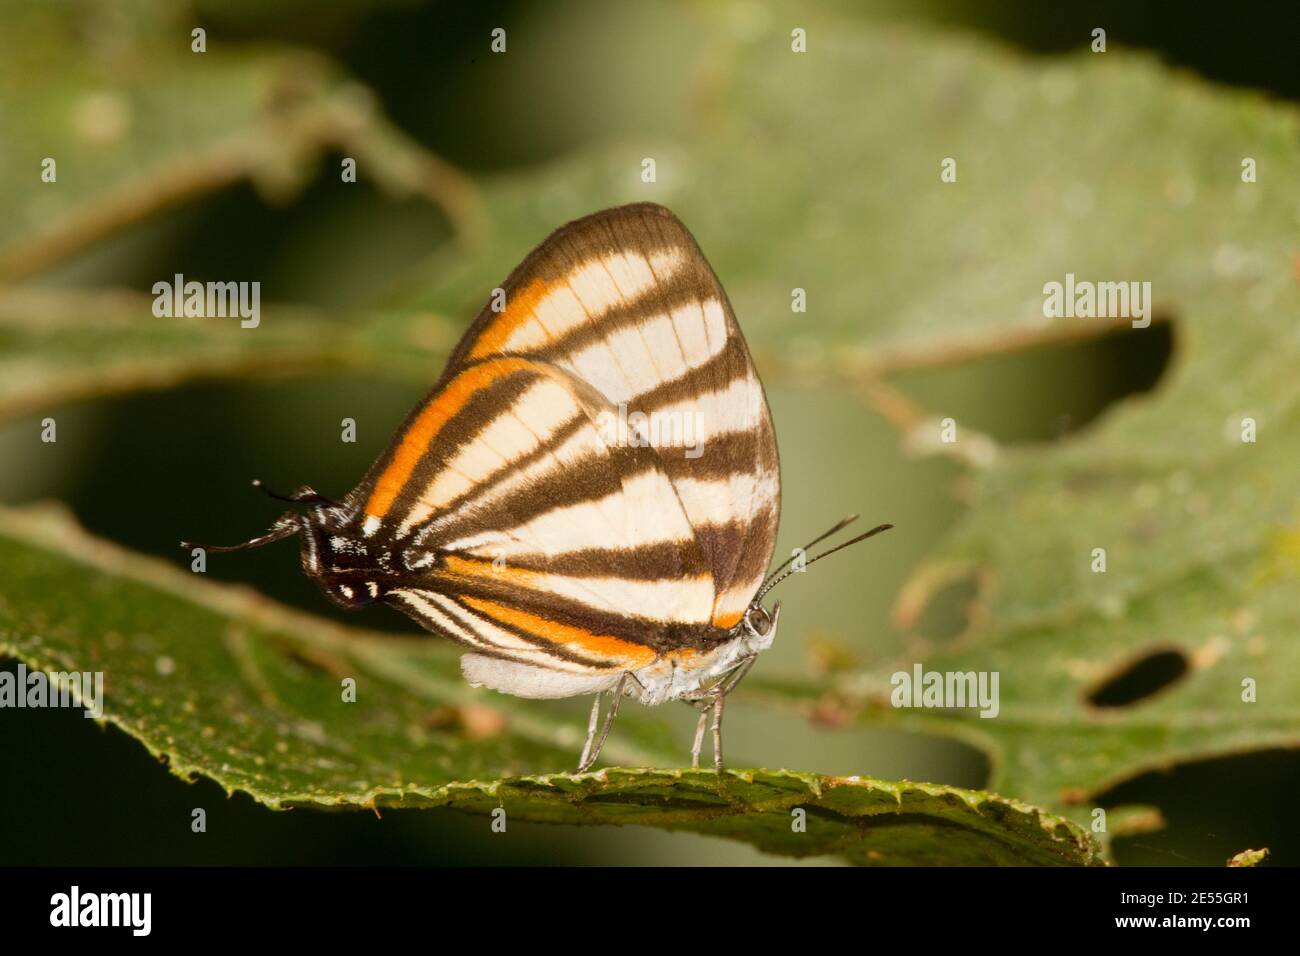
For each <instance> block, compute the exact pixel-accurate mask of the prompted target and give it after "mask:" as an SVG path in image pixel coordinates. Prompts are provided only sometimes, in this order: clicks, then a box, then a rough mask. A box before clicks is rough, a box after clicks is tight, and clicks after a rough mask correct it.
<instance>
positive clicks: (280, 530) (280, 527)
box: [181, 515, 300, 552]
mask: <svg viewBox="0 0 1300 956" xmlns="http://www.w3.org/2000/svg"><path fill="white" fill-rule="evenodd" d="M299 530H300V525H299V524H298V520H297V516H296V515H285V516H284V517H283V518H281V519H280V520H279V521H277V522H276V523H275V524H273V525H272V526H271V530H270V531H268V532H267V533H266V534H263V535H258V536H257V537H256V538H252V539H250V540H248V541H245V542H244V543H243V544H196V543H195V542H193V541H182V542H181V547H182V548H185V549H186V550H187V551H188V550H189V549H191V548H202V549H203V550H204V551H208V552H221V551H247V550H248V549H249V548H260V547H262V545H264V544H274V543H275V542H276V541H283V540H284V539H285V538H291V537H293V536H294V535H295V534H297V533H298V532H299Z"/></svg>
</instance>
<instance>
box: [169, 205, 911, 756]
mask: <svg viewBox="0 0 1300 956" xmlns="http://www.w3.org/2000/svg"><path fill="white" fill-rule="evenodd" d="M500 292H501V293H503V294H498V295H497V296H495V297H494V300H493V301H491V302H489V304H488V305H487V306H485V307H484V309H483V310H482V312H480V313H479V315H478V317H477V318H476V319H475V321H474V323H473V324H472V325H471V326H470V328H469V330H468V331H467V332H466V333H465V335H464V337H463V338H462V340H461V341H460V343H459V345H457V347H456V349H455V351H454V352H453V353H452V355H451V358H450V359H449V361H448V364H447V368H446V370H445V371H444V372H443V375H442V377H441V378H440V379H439V381H438V383H437V384H436V385H435V386H434V388H433V390H432V391H431V392H430V393H429V395H428V396H427V397H426V398H425V399H424V401H422V402H421V403H420V404H419V405H417V406H416V407H415V409H413V410H412V412H411V413H410V415H409V416H408V417H407V419H406V421H405V422H404V423H403V424H402V426H401V427H400V428H399V429H398V431H397V434H396V435H395V436H394V438H393V440H392V442H391V443H390V444H389V446H388V448H387V449H386V450H385V451H384V453H383V454H382V455H381V456H380V457H379V460H378V461H376V462H375V464H374V465H373V466H372V467H371V469H370V472H369V473H368V474H367V475H366V476H365V478H364V479H362V481H361V483H360V484H359V485H357V486H356V488H354V489H353V490H352V492H351V493H350V494H348V495H347V496H346V497H345V498H343V499H342V500H341V501H338V502H336V501H333V500H330V499H328V498H325V497H324V496H322V495H320V494H317V493H316V491H314V490H313V489H312V488H309V487H302V488H299V489H298V490H297V491H295V492H294V493H293V494H292V495H290V496H288V497H287V498H285V499H284V500H287V501H290V502H292V503H293V505H294V508H293V510H291V511H289V512H288V513H287V514H285V515H283V516H282V517H281V518H280V519H279V520H277V521H276V522H275V524H274V525H272V527H271V529H270V530H269V531H268V533H266V534H264V535H262V536H260V537H257V538H254V539H252V540H251V541H247V542H245V543H243V544H240V545H235V546H233V547H213V548H209V550H211V551H234V550H240V549H243V548H252V547H258V546H261V545H264V544H269V543H271V542H273V541H279V540H281V539H284V538H288V537H291V536H293V535H300V536H301V547H302V565H303V569H304V571H305V572H306V573H307V574H308V575H309V576H310V577H311V578H312V579H313V580H315V581H316V583H317V584H318V585H319V586H320V588H321V590H322V591H323V592H324V593H325V595H326V597H328V598H329V599H330V600H332V601H334V602H335V603H337V604H340V605H342V606H344V607H348V608H357V607H361V606H364V605H368V604H373V603H384V604H389V605H391V606H393V607H395V608H397V609H398V610H400V611H403V612H404V613H406V614H407V615H409V616H410V617H412V618H414V619H415V620H416V621H417V622H419V623H420V624H421V625H422V626H424V627H425V628H427V629H428V630H430V631H432V632H434V633H436V634H440V635H443V636H445V637H448V638H451V639H452V640H454V641H457V642H458V643H460V644H461V645H463V646H464V647H465V648H466V653H465V654H464V656H463V657H462V658H461V667H462V671H463V673H464V676H465V678H466V679H467V680H468V681H469V682H470V683H471V684H472V685H474V686H482V687H489V688H493V689H495V690H498V691H503V692H505V693H509V694H514V695H517V696H520V697H532V698H561V697H576V696H580V695H585V694H592V695H595V701H594V703H593V706H592V710H591V719H590V721H589V724H588V732H587V741H586V745H585V746H584V747H583V750H582V756H581V758H580V760H579V768H578V769H579V770H585V769H587V768H588V767H590V766H591V765H592V764H593V763H594V762H595V760H596V758H597V756H598V754H599V753H600V749H601V747H602V745H603V744H604V741H605V739H606V737H607V735H608V734H609V729H610V727H611V726H612V724H613V720H614V717H615V715H616V714H617V712H618V706H619V703H620V701H621V700H622V699H623V697H624V696H628V695H630V696H634V697H636V698H638V699H639V700H640V701H641V702H642V703H644V704H648V705H654V704H661V703H664V702H666V701H670V700H684V701H687V702H688V703H690V704H692V705H694V706H695V707H697V708H698V709H699V710H700V718H699V723H698V725H697V730H696V734H695V742H694V747H693V749H692V763H693V765H695V766H698V764H699V755H700V750H701V747H702V746H703V739H704V733H705V730H706V726H707V721H708V718H709V715H710V714H712V718H713V751H714V763H715V766H717V767H719V768H720V767H721V766H722V741H721V727H722V713H723V705H724V703H725V701H726V698H727V694H728V693H730V691H731V690H732V689H733V688H734V687H735V686H736V685H737V683H739V681H740V680H741V679H742V678H743V677H744V676H745V674H746V673H747V672H748V670H749V668H750V666H751V665H752V664H753V662H754V660H755V658H756V657H757V656H758V654H759V653H760V652H761V651H763V650H765V649H766V648H768V647H769V646H771V644H772V641H773V639H774V638H775V637H776V629H777V624H778V621H779V619H780V604H779V603H778V604H777V605H775V606H774V607H773V608H772V609H771V610H770V611H768V610H767V609H765V608H764V606H763V604H762V600H763V598H764V596H765V595H766V594H767V593H768V591H770V590H771V588H772V587H774V586H775V585H776V584H778V583H779V582H780V581H781V580H784V578H785V577H786V576H788V575H789V574H790V573H792V571H793V570H797V569H798V568H800V567H803V566H806V564H807V563H811V562H810V561H808V560H806V559H803V558H802V552H798V553H799V554H800V555H801V558H800V560H799V562H798V564H797V565H796V567H795V568H789V567H787V565H789V564H791V562H789V561H787V562H786V564H784V565H782V566H781V567H780V568H778V569H777V570H776V572H774V573H773V574H772V575H771V576H768V574H767V568H768V565H769V563H770V562H771V558H772V552H773V548H774V546H775V542H776V531H777V520H778V517H779V513H780V498H781V484H780V473H779V459H778V456H777V448H776V437H775V433H774V432H773V428H772V420H771V415H770V413H769V411H768V406H767V399H766V397H765V395H764V392H763V386H762V384H761V383H760V382H759V379H758V375H757V373H756V372H755V370H754V365H753V362H752V360H751V358H750V355H749V349H748V347H747V346H746V344H745V340H744V338H743V337H742V336H741V333H740V327H739V326H738V325H737V323H736V318H735V315H734V314H733V312H732V309H731V305H730V303H729V302H728V300H727V296H726V293H725V292H724V291H723V290H722V286H721V285H720V284H719V282H718V279H717V276H716V275H714V273H713V270H712V268H711V267H710V266H709V264H708V262H707V261H706V260H705V258H704V254H703V253H702V252H701V251H700V248H699V246H698V245H697V244H696V242H695V239H694V238H693V237H692V236H691V234H690V233H689V232H688V231H687V230H686V227H685V226H683V225H682V223H681V222H680V221H679V220H678V219H677V217H676V216H674V215H673V214H672V213H671V212H669V211H668V210H667V209H665V208H663V207H662V206H656V205H653V204H648V203H641V204H636V205H631V206H623V207H619V208H616V209H608V210H605V211H603V212H598V213H595V214H594V215H591V216H588V217H586V218H585V219H580V220H578V221H576V222H573V223H570V224H569V225H567V226H564V227H562V228H560V229H559V230H557V231H556V232H554V233H553V234H552V235H551V236H550V237H548V238H547V239H546V240H545V241H544V242H543V243H542V244H541V245H540V246H538V247H537V248H536V249H534V250H533V251H532V252H531V253H530V254H529V255H528V256H527V258H525V259H524V261H523V262H522V263H521V264H520V265H519V267H518V268H516V269H515V270H514V272H513V273H511V275H510V277H509V278H508V279H507V280H506V282H505V284H504V285H503V286H502V287H501V290H500ZM276 497H281V496H276ZM851 520H853V519H852V518H849V519H845V520H844V521H842V522H840V523H839V524H838V525H836V526H835V527H834V528H832V529H831V531H829V532H827V533H826V534H825V535H822V536H821V537H819V538H817V539H816V540H815V541H813V542H810V544H809V545H808V547H811V545H812V544H816V543H817V542H818V541H821V540H822V539H823V538H825V537H827V536H828V535H830V534H832V533H834V532H837V531H839V530H840V529H842V528H843V527H844V526H845V525H846V524H848V522H849V521H851ZM888 527H889V525H881V526H880V527H878V528H873V529H872V530H871V531H868V532H867V533H866V534H863V535H859V536H858V537H856V538H853V539H852V540H850V541H847V542H844V543H843V544H841V545H839V546H838V547H836V548H832V549H831V550H830V551H827V552H825V553H823V554H819V555H817V557H816V558H813V559H811V560H814V561H815V560H818V559H820V558H822V557H825V556H826V554H830V553H832V552H833V551H837V550H839V549H840V548H842V547H847V546H848V545H849V544H852V543H854V542H856V541H860V540H862V539H863V538H867V537H870V536H871V535H873V534H875V533H877V532H879V531H883V530H885V529H886V528H888ZM185 546H186V547H190V546H191V545H188V544H186V545H185ZM606 692H608V693H610V695H611V699H610V704H609V706H608V707H607V708H606V713H605V718H604V720H603V721H601V720H600V710H601V695H602V694H604V693H606ZM598 729H599V733H598V732H597V731H598Z"/></svg>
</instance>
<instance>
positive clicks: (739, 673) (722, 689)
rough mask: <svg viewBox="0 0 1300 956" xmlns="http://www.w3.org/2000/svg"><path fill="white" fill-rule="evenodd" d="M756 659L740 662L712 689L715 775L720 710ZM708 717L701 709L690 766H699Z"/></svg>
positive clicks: (719, 753)
mask: <svg viewBox="0 0 1300 956" xmlns="http://www.w3.org/2000/svg"><path fill="white" fill-rule="evenodd" d="M757 659H758V656H757V655H753V656H750V657H747V658H745V659H744V660H743V661H741V663H740V666H738V667H737V668H736V669H735V670H733V671H732V672H731V673H730V674H728V675H727V676H726V677H724V678H723V679H722V681H721V683H719V684H718V686H717V687H715V688H714V690H713V694H712V697H711V700H712V705H713V706H712V710H713V769H714V770H715V771H716V772H717V773H722V710H723V708H724V707H725V706H726V703H727V696H728V695H729V694H730V693H731V692H732V691H733V690H735V689H736V685H737V684H739V683H740V682H741V681H742V680H744V678H745V675H746V674H748V673H749V669H750V668H751V667H753V666H754V661H756V660H757ZM708 716H709V708H701V711H700V722H699V724H698V725H697V726H696V728H695V749H694V750H693V751H692V752H691V760H692V763H691V766H692V767H698V766H699V765H700V746H701V744H702V743H703V737H704V723H705V721H706V719H707V718H708Z"/></svg>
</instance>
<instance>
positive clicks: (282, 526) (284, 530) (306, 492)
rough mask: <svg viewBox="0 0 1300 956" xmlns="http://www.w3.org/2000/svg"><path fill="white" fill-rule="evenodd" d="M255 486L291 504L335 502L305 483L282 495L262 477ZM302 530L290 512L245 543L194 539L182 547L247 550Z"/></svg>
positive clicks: (267, 494) (217, 550)
mask: <svg viewBox="0 0 1300 956" xmlns="http://www.w3.org/2000/svg"><path fill="white" fill-rule="evenodd" d="M253 487H254V488H256V489H257V490H258V491H260V492H262V494H264V495H266V496H267V497H268V498H274V499H275V500H276V501H284V502H287V503H289V504H291V505H332V504H334V502H333V501H331V500H330V499H329V498H326V497H325V496H324V495H320V494H317V493H316V491H315V489H313V488H310V487H308V486H307V485H303V486H302V487H301V488H299V489H298V490H297V491H295V492H294V493H293V494H291V495H282V494H279V493H278V492H275V491H272V490H271V489H270V488H268V487H266V485H264V484H262V479H260V478H254V479H253ZM300 530H301V525H300V524H299V523H298V519H297V516H296V515H293V514H288V515H284V516H283V517H281V518H280V520H278V521H277V522H276V523H275V524H273V525H272V526H271V530H270V531H268V532H267V533H266V534H263V535H258V536H257V537H256V538H252V539H250V540H248V541H245V542H244V543H243V544H196V543H195V542H193V541H182V542H181V547H182V548H185V549H186V550H189V549H190V548H202V549H203V550H204V551H210V552H215V553H220V552H223V551H246V550H248V549H249V548H260V547H262V546H263V545H266V544H274V543H275V542H276V541H283V540H284V539H285V538H289V537H292V536H293V535H295V534H297V533H298V532H299V531H300Z"/></svg>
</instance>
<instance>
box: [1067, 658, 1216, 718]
mask: <svg viewBox="0 0 1300 956" xmlns="http://www.w3.org/2000/svg"><path fill="white" fill-rule="evenodd" d="M1190 668H1191V663H1190V662H1189V661H1188V659H1187V655H1186V654H1184V653H1183V652H1182V651H1180V650H1177V649H1176V648H1161V649H1160V650H1155V651H1150V652H1148V653H1146V654H1144V655H1142V656H1141V657H1138V658H1134V659H1132V660H1129V661H1127V662H1125V663H1124V664H1123V665H1122V666H1121V667H1120V669H1119V670H1117V671H1116V672H1114V673H1112V674H1110V675H1109V676H1108V677H1106V678H1105V679H1104V680H1102V681H1101V682H1100V683H1099V684H1097V685H1096V686H1095V687H1094V688H1093V689H1092V690H1091V691H1090V692H1089V693H1088V698H1087V699H1088V703H1089V704H1091V705H1092V706H1093V707H1131V706H1132V705H1134V704H1136V703H1138V701H1141V700H1145V699H1146V698H1148V697H1151V696H1152V695H1153V694H1156V693H1159V692H1160V691H1162V690H1164V689H1165V688H1166V687H1168V686H1169V685H1171V684H1173V683H1174V682H1175V681H1177V680H1178V679H1179V678H1181V677H1182V676H1183V675H1184V674H1186V673H1187V671H1188V670H1189V669H1190Z"/></svg>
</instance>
